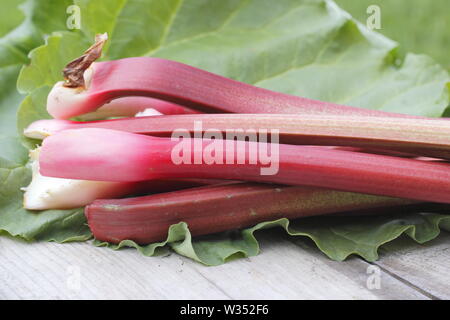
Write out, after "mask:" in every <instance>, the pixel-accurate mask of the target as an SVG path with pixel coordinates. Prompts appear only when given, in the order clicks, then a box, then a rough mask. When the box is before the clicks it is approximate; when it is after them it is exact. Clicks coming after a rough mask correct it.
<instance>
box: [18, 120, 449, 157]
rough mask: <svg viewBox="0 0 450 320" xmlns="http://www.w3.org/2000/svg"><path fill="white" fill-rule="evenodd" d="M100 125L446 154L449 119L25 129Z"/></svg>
mask: <svg viewBox="0 0 450 320" xmlns="http://www.w3.org/2000/svg"><path fill="white" fill-rule="evenodd" d="M76 128H104V129H113V130H120V131H126V132H132V133H140V134H147V135H154V136H164V137H170V136H171V134H172V133H173V132H174V131H175V130H177V129H184V130H187V131H189V132H191V133H192V132H194V131H195V132H200V133H205V132H208V131H212V130H214V131H220V132H221V133H222V135H223V136H224V137H225V136H226V133H227V132H233V128H234V129H235V130H244V133H245V134H244V136H247V135H249V134H250V135H251V132H252V130H253V132H260V131H261V130H264V129H269V128H273V129H277V130H278V132H279V137H280V142H281V143H285V144H303V145H328V146H351V147H359V148H365V149H380V150H390V151H399V152H404V153H411V154H415V155H421V156H428V157H435V158H442V159H450V122H449V121H448V120H437V119H407V118H381V117H368V116H339V115H285V114H214V115H211V114H197V115H173V116H157V117H140V118H124V119H116V120H107V121H96V122H75V121H68V120H56V119H53V120H39V121H37V122H35V123H32V124H31V125H30V126H29V127H28V128H27V129H26V130H25V132H24V133H25V135H26V136H28V137H31V138H41V139H43V138H44V137H46V136H48V135H50V134H53V133H56V132H59V131H62V130H67V129H76Z"/></svg>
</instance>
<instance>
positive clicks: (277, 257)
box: [0, 232, 428, 299]
mask: <svg viewBox="0 0 450 320" xmlns="http://www.w3.org/2000/svg"><path fill="white" fill-rule="evenodd" d="M260 238H261V244H262V250H263V252H262V253H261V254H260V255H259V256H256V257H252V258H250V259H240V260H236V261H233V262H230V263H227V264H225V265H222V266H218V267H205V266H203V265H201V264H199V263H196V262H193V261H191V260H189V259H187V258H183V257H180V256H178V255H176V254H172V255H170V256H168V257H155V258H148V257H143V256H141V255H140V254H138V253H137V252H136V251H135V250H133V249H129V250H121V251H113V250H109V249H105V248H96V247H94V246H92V245H89V244H86V243H70V244H64V245H59V244H55V243H33V244H27V243H24V242H21V241H17V240H12V239H8V238H5V237H1V238H0V261H1V262H0V299H313V298H314V299H315V298H317V299H396V298H402V299H427V298H428V297H427V296H426V295H424V294H422V293H421V292H419V291H417V290H415V289H412V288H411V287H409V286H408V285H407V284H405V283H404V282H402V281H399V280H398V279H396V278H394V277H392V276H391V275H389V274H388V273H385V272H381V274H380V277H381V278H380V279H381V288H380V289H369V288H368V287H367V280H368V277H369V276H370V275H369V274H367V268H368V267H369V266H370V265H369V264H368V263H366V262H364V261H362V260H360V259H355V258H354V259H350V260H349V261H346V262H343V263H341V262H335V261H331V260H329V259H328V258H326V257H325V256H324V255H323V254H321V253H320V252H319V251H318V250H317V249H315V248H311V247H309V246H302V247H300V246H298V245H295V244H293V243H292V242H291V241H289V240H287V238H286V237H285V236H284V235H283V234H282V233H277V232H265V233H261V234H260Z"/></svg>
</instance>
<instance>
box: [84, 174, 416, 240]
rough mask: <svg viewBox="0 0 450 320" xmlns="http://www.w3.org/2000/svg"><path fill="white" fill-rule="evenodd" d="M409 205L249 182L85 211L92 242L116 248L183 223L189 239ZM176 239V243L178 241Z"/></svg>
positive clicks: (105, 203)
mask: <svg viewBox="0 0 450 320" xmlns="http://www.w3.org/2000/svg"><path fill="white" fill-rule="evenodd" d="M410 203H412V201H410V200H403V199H396V198H389V197H379V196H371V195H364V194H358V193H351V192H341V191H334V190H327V189H321V188H311V187H290V186H273V185H263V184H252V183H239V184H229V185H218V186H210V187H201V188H193V189H187V190H182V191H176V192H170V193H163V194H158V195H151V196H145V197H138V198H128V199H120V200H97V201H95V202H94V203H93V204H91V205H89V206H87V207H86V209H85V213H86V217H87V220H88V224H89V227H90V229H91V230H92V232H93V234H94V237H95V238H96V239H98V240H101V241H108V242H112V243H119V242H120V241H122V240H126V239H129V240H133V241H135V242H137V243H139V244H147V243H151V242H157V241H163V240H165V239H166V238H167V231H168V229H169V227H170V226H171V225H172V224H176V223H178V222H181V221H184V222H186V223H187V224H188V225H189V230H190V232H191V234H192V235H194V236H198V235H204V234H210V233H215V232H221V231H226V230H232V229H240V228H244V227H250V226H253V225H255V224H257V223H259V222H263V221H269V220H275V219H279V218H290V219H292V218H300V217H308V216H315V215H324V214H331V213H337V212H353V211H355V210H363V209H378V210H380V209H382V208H386V207H393V206H403V205H407V204H410ZM180 240H181V239H180Z"/></svg>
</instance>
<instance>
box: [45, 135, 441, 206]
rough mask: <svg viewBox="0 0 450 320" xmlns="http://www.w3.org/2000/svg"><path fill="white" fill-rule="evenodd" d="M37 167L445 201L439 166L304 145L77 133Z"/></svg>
mask: <svg viewBox="0 0 450 320" xmlns="http://www.w3.org/2000/svg"><path fill="white" fill-rule="evenodd" d="M238 144H239V145H238ZM220 150H222V151H220ZM188 151H189V153H188ZM269 154H270V156H269ZM186 156H187V158H186ZM255 157H256V159H255ZM252 159H253V160H252ZM252 161H253V162H252ZM39 163H40V169H41V174H43V175H45V176H50V177H59V178H69V179H84V180H100V181H116V182H121V181H122V182H129V181H142V180H151V179H169V178H205V179H232V180H247V181H256V182H271V183H279V184H287V185H307V186H317V187H325V188H333V189H337V190H343V191H351V192H359V193H367V194H376V195H385V196H391V197H400V198H407V199H415V200H422V201H431V202H443V203H450V196H449V195H450V165H449V164H447V163H434V162H430V161H419V160H414V159H404V158H398V157H390V156H382V155H374V154H365V153H359V152H351V151H345V150H334V149H332V148H317V147H312V146H295V145H283V144H281V145H277V144H275V143H272V144H266V143H260V142H243V141H239V142H236V141H230V140H228V141H224V140H212V141H210V140H202V139H187V138H185V139H181V140H180V141H175V140H173V141H172V140H171V139H170V138H157V137H150V136H145V135H139V134H133V133H128V132H120V131H115V130H108V129H78V130H67V131H63V132H60V133H58V134H55V135H52V136H50V137H48V138H47V139H45V140H44V142H43V144H42V151H41V155H40V158H39Z"/></svg>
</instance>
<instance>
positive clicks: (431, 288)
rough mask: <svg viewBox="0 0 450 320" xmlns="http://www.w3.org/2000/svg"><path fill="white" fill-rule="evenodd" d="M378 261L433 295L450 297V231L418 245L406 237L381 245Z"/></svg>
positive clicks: (398, 275)
mask: <svg viewBox="0 0 450 320" xmlns="http://www.w3.org/2000/svg"><path fill="white" fill-rule="evenodd" d="M381 252H382V255H381V259H380V261H377V262H376V264H377V265H378V266H380V267H381V268H383V269H384V270H386V271H387V272H390V273H391V274H393V275H395V276H397V277H399V278H402V279H403V281H406V282H408V283H410V284H411V285H412V286H415V287H418V288H420V289H422V290H423V291H424V292H426V293H428V294H429V295H430V297H431V298H437V299H450V272H449V271H450V234H449V233H447V232H443V233H442V234H441V235H440V236H439V237H438V238H437V239H435V240H433V241H431V242H428V243H425V244H423V245H420V244H417V243H415V242H413V241H412V240H410V239H406V238H403V239H401V241H394V242H392V243H389V244H386V245H385V246H383V247H382V248H381Z"/></svg>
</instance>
